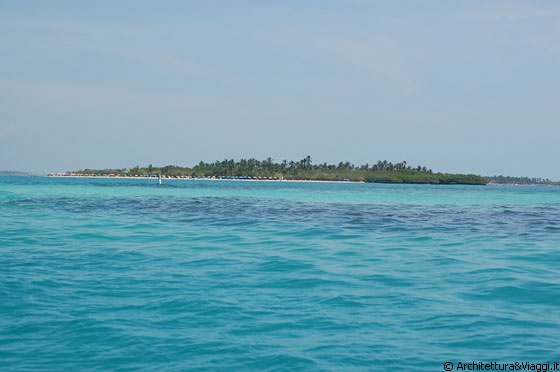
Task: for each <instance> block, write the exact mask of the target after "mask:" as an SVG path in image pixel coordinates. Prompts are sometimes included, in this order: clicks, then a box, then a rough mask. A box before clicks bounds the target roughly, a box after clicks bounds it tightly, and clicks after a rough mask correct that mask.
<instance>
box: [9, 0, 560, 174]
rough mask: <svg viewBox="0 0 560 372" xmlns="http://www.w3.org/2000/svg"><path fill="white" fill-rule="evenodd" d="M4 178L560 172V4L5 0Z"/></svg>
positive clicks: (364, 0)
mask: <svg viewBox="0 0 560 372" xmlns="http://www.w3.org/2000/svg"><path fill="white" fill-rule="evenodd" d="M0 55H1V58H0V170H23V171H30V172H35V173H47V172H50V171H64V170H76V169H83V168H98V167H133V166H135V165H140V166H144V165H148V164H153V165H154V166H156V165H157V166H163V165H168V164H176V165H182V166H192V165H195V164H197V163H198V162H199V161H200V160H203V161H208V162H211V161H214V160H223V159H224V158H228V159H229V158H235V159H240V158H249V157H255V158H258V159H264V158H266V157H268V156H270V157H272V158H273V159H274V160H275V161H278V162H280V161H281V160H282V159H288V160H299V159H302V158H303V157H305V156H306V155H311V157H312V158H313V160H314V162H328V163H332V162H338V161H341V160H342V161H350V162H352V163H354V164H363V163H366V162H368V163H373V162H376V161H377V160H383V159H387V160H389V161H394V162H395V161H401V160H407V161H408V162H409V163H410V164H413V165H417V164H421V165H426V166H428V167H430V168H432V169H433V170H435V171H443V172H464V173H476V174H482V175H493V174H505V175H520V176H531V177H545V178H550V179H553V180H560V2H558V1H512V0H507V1H506V0H504V1H487V0H484V1H447V0H445V1H443V0H442V1H394V0H391V1H366V0H363V1H361V0H346V1H343V0H340V1H328V0H321V1H319V0H317V1H305V0H299V1H280V0H276V1H266V0H260V1H233V0H228V1H211V0H210V1H186V0H185V1H139V0H134V1H114V0H111V1H57V0H52V1H3V2H1V3H0Z"/></svg>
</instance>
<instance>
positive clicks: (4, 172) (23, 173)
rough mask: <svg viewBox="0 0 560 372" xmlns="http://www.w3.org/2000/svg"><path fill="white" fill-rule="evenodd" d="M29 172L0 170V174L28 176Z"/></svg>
mask: <svg viewBox="0 0 560 372" xmlns="http://www.w3.org/2000/svg"><path fill="white" fill-rule="evenodd" d="M29 175H30V173H29V172H22V171H4V170H0V176H29Z"/></svg>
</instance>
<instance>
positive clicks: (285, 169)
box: [73, 156, 488, 185]
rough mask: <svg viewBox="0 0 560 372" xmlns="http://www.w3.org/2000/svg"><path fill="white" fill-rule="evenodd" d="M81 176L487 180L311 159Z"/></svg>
mask: <svg viewBox="0 0 560 372" xmlns="http://www.w3.org/2000/svg"><path fill="white" fill-rule="evenodd" d="M73 173H74V174H77V175H83V176H85V175H90V176H91V175H93V176H97V175H99V176H111V175H113V176H123V175H124V176H133V177H134V176H138V177H145V176H150V175H157V174H160V175H162V176H164V177H174V178H183V177H195V178H218V179H223V178H225V179H249V178H250V179H254V178H257V179H259V178H260V179H284V180H315V181H355V182H376V183H427V184H466V185H485V184H486V183H488V181H487V180H486V179H484V178H483V177H480V176H476V175H472V174H469V175H464V174H449V173H433V172H432V170H431V169H428V168H426V167H424V166H420V165H419V166H416V167H412V166H410V165H408V163H407V162H406V161H403V162H399V163H395V164H393V163H391V162H388V161H387V160H383V161H378V162H377V163H375V164H373V165H369V164H364V165H361V166H355V165H353V164H351V163H350V162H340V163H338V164H337V165H335V164H327V163H322V164H313V162H312V159H311V157H310V156H307V157H305V158H304V159H302V160H300V161H298V162H295V161H287V160H283V161H282V162H280V163H275V162H273V160H272V159H271V158H267V159H265V160H262V161H261V160H257V159H253V158H251V159H241V160H239V161H235V160H233V159H225V160H223V161H219V160H217V161H215V162H212V163H205V162H202V161H201V162H200V163H198V164H197V165H195V166H194V167H192V168H186V167H179V166H175V165H168V166H165V167H153V166H152V165H151V164H150V165H149V166H147V167H143V168H140V167H138V166H136V167H134V168H131V169H102V170H94V169H84V170H80V171H77V172H73Z"/></svg>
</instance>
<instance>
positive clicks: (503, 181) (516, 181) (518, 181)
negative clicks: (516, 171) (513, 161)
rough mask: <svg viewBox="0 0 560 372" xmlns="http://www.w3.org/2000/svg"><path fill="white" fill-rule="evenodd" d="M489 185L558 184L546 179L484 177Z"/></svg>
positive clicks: (559, 183)
mask: <svg viewBox="0 0 560 372" xmlns="http://www.w3.org/2000/svg"><path fill="white" fill-rule="evenodd" d="M485 178H486V179H487V180H488V182H489V183H493V184H499V185H553V186H558V185H560V182H553V181H551V180H549V179H547V178H537V177H533V178H529V177H510V176H501V175H500V176H489V177H485Z"/></svg>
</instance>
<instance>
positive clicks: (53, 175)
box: [43, 173, 366, 183]
mask: <svg viewBox="0 0 560 372" xmlns="http://www.w3.org/2000/svg"><path fill="white" fill-rule="evenodd" d="M43 177H48V178H87V179H95V178H99V179H123V180H154V181H157V180H158V177H154V176H137V177H135V176H116V175H115V176H109V175H106V176H81V175H75V174H74V175H63V174H52V173H51V174H49V175H47V176H43ZM161 179H162V180H166V181H229V182H233V181H239V182H315V183H366V182H364V181H352V180H341V181H334V180H324V181H323V180H292V179H279V178H272V177H261V178H220V177H205V178H204V177H190V176H189V177H161Z"/></svg>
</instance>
